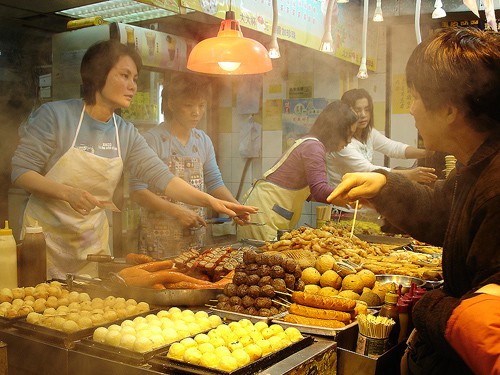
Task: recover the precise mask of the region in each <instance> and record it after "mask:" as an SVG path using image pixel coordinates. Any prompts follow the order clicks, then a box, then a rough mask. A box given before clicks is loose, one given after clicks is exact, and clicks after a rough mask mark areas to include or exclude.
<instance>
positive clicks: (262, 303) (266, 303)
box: [255, 297, 273, 309]
mask: <svg viewBox="0 0 500 375" xmlns="http://www.w3.org/2000/svg"><path fill="white" fill-rule="evenodd" d="M272 305H273V301H272V300H271V298H268V297H257V298H256V299H255V307H257V308H258V309H268V308H270V307H271V306H272Z"/></svg>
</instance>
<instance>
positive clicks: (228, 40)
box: [187, 10, 273, 75]
mask: <svg viewBox="0 0 500 375" xmlns="http://www.w3.org/2000/svg"><path fill="white" fill-rule="evenodd" d="M187 68H188V69H189V70H192V71H194V72H200V73H208V74H223V75H243V74H260V73H265V72H268V71H270V70H271V69H272V68H273V66H272V63H271V59H270V57H269V53H268V52H267V49H266V47H264V46H263V45H262V44H260V43H259V42H257V41H256V40H253V39H250V38H245V37H244V36H243V33H242V32H241V29H240V24H239V22H238V21H236V20H235V15H234V12H233V11H231V10H228V11H227V12H226V19H225V20H224V21H222V22H221V25H220V28H219V32H218V33H217V36H216V37H214V38H208V39H205V40H202V41H201V42H199V43H198V44H197V45H195V46H194V48H193V50H192V51H191V53H190V54H189V58H188V62H187Z"/></svg>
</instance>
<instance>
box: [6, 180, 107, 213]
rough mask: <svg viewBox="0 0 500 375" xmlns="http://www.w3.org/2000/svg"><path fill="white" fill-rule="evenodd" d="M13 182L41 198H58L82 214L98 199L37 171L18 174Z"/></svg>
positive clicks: (87, 211)
mask: <svg viewBox="0 0 500 375" xmlns="http://www.w3.org/2000/svg"><path fill="white" fill-rule="evenodd" d="M14 184H15V185H16V186H19V187H20V188H22V189H24V190H26V191H27V192H29V193H31V194H34V195H36V196H38V197H40V198H42V199H60V200H63V201H66V202H68V203H69V204H70V206H71V207H72V208H73V209H74V210H75V211H77V212H79V213H80V214H82V215H87V214H88V213H89V212H90V211H91V210H92V209H93V208H94V207H96V206H100V203H99V201H98V200H97V198H96V197H94V196H93V195H92V194H90V193H89V192H87V191H85V190H82V189H78V188H74V187H71V186H68V185H64V184H61V183H59V182H56V181H54V180H51V179H49V178H47V177H45V176H42V175H41V174H39V173H38V172H35V171H29V172H26V173H23V174H22V175H21V176H19V177H18V178H17V179H16V180H15V181H14Z"/></svg>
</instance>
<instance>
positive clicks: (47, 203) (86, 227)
mask: <svg viewBox="0 0 500 375" xmlns="http://www.w3.org/2000/svg"><path fill="white" fill-rule="evenodd" d="M84 114H85V105H84V106H83V110H82V114H81V116H80V122H79V123H78V128H77V130H76V134H75V138H74V139H73V143H72V145H71V147H70V148H69V150H68V151H67V152H66V153H65V154H64V155H63V156H62V157H61V158H60V159H59V160H58V161H57V162H56V163H55V164H54V166H53V167H52V168H51V169H50V170H49V171H48V172H47V174H46V175H45V177H47V178H49V179H51V180H53V181H56V182H59V183H62V184H65V185H69V186H72V187H76V188H79V189H83V190H86V191H88V192H89V193H90V194H92V195H94V196H95V197H96V198H97V199H98V200H100V201H111V200H112V197H113V192H114V190H115V188H116V186H117V185H118V182H119V180H120V177H121V175H122V171H123V161H122V158H121V151H120V138H119V136H118V126H117V125H116V119H115V116H114V114H113V123H114V125H115V132H116V145H117V148H118V156H117V157H114V158H105V157H101V156H98V155H94V154H91V153H89V152H86V151H83V150H79V149H77V148H75V144H76V140H77V137H78V133H79V132H80V127H81V125H82V120H83V116H84ZM110 141H113V140H110ZM35 221H38V223H39V224H40V225H41V226H42V227H43V231H44V232H45V238H46V242H47V277H48V279H50V278H65V277H66V273H74V274H88V275H90V276H97V264H96V263H91V262H87V261H86V258H87V254H94V253H100V254H110V249H109V242H108V239H109V225H108V219H107V216H106V212H105V210H104V209H102V208H99V207H96V208H94V209H93V210H92V211H90V213H89V214H88V215H85V216H84V215H81V214H80V213H78V212H76V211H75V210H74V209H73V208H72V207H71V206H70V204H69V203H67V202H66V201H63V200H59V199H40V198H38V197H36V196H34V195H31V196H30V198H29V201H28V204H27V206H26V210H25V212H24V219H23V232H24V229H25V228H26V227H27V226H30V225H33V224H34V222H35Z"/></svg>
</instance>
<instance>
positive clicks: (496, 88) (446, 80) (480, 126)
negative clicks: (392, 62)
mask: <svg viewBox="0 0 500 375" xmlns="http://www.w3.org/2000/svg"><path fill="white" fill-rule="evenodd" d="M406 82H407V84H408V87H410V88H411V89H414V90H415V91H416V92H418V94H419V95H420V97H421V98H422V101H423V103H424V105H425V107H426V108H427V109H429V110H434V109H437V108H438V107H439V106H442V105H443V104H446V103H452V104H453V105H455V106H457V107H458V108H461V109H463V110H464V111H465V115H466V116H467V118H468V119H469V120H470V122H471V124H472V126H473V127H474V129H476V130H477V131H480V132H491V131H498V125H499V122H500V105H499V103H498V100H499V98H500V34H499V33H493V32H484V31H481V30H479V29H477V28H464V27H450V28H445V29H441V30H439V31H437V32H436V33H435V34H434V35H432V36H431V37H430V38H429V39H427V40H425V41H423V42H422V43H420V44H419V45H418V46H417V47H416V48H415V50H414V51H413V53H412V54H411V56H410V59H409V60H408V63H407V65H406Z"/></svg>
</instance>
